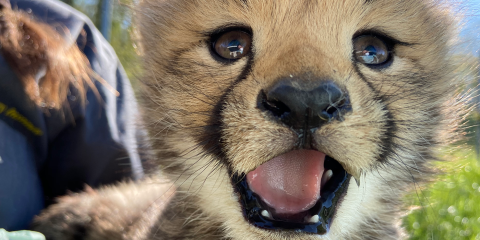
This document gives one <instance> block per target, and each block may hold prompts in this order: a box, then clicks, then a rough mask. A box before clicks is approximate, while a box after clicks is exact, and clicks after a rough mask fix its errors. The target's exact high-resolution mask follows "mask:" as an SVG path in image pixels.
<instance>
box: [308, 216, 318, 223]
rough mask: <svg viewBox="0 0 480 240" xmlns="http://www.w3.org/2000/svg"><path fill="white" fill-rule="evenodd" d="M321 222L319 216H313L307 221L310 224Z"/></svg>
mask: <svg viewBox="0 0 480 240" xmlns="http://www.w3.org/2000/svg"><path fill="white" fill-rule="evenodd" d="M319 221H320V217H319V216H318V215H313V216H312V217H311V218H310V219H308V220H307V222H309V223H318V222H319Z"/></svg>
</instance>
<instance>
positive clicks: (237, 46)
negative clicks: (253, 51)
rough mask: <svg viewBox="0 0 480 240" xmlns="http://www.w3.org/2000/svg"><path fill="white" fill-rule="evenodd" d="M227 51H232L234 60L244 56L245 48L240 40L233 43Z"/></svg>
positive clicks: (231, 54)
mask: <svg viewBox="0 0 480 240" xmlns="http://www.w3.org/2000/svg"><path fill="white" fill-rule="evenodd" d="M227 49H228V50H229V51H230V56H231V57H234V58H236V57H237V55H241V54H243V46H242V44H241V43H240V41H238V40H233V41H231V42H230V43H229V44H228V47H227Z"/></svg>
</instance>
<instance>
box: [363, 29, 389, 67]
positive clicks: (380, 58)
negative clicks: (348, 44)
mask: <svg viewBox="0 0 480 240" xmlns="http://www.w3.org/2000/svg"><path fill="white" fill-rule="evenodd" d="M389 54H390V53H389V51H388V47H387V45H386V44H385V42H383V40H381V39H380V38H377V37H375V36H370V35H366V36H360V37H357V38H355V39H354V56H355V58H356V60H357V61H358V62H361V63H364V64H367V65H379V64H382V63H385V62H386V61H388V59H389Z"/></svg>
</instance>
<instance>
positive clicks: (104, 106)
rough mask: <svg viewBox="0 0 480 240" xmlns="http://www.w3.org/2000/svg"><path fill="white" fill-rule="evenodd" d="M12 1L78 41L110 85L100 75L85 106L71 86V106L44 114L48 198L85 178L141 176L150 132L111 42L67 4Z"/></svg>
mask: <svg viewBox="0 0 480 240" xmlns="http://www.w3.org/2000/svg"><path fill="white" fill-rule="evenodd" d="M11 3H12V7H13V6H16V7H18V9H23V10H25V11H26V12H32V14H34V15H35V16H36V17H38V18H40V19H41V20H43V21H45V22H47V23H49V24H50V25H52V26H56V28H57V30H58V31H60V32H61V33H62V34H63V35H65V37H66V38H67V39H70V41H71V44H79V47H80V49H81V50H83V52H84V53H85V55H86V56H87V58H88V60H89V61H90V64H91V66H92V69H93V70H94V71H95V72H96V74H98V76H99V77H101V78H102V79H103V80H105V81H106V82H107V83H108V85H109V86H107V85H106V84H102V83H100V82H99V81H95V87H96V88H97V90H98V93H99V94H98V95H97V94H95V92H94V91H92V90H89V91H88V92H87V104H86V105H85V107H82V106H81V105H80V104H78V103H77V102H78V97H77V96H76V93H75V91H74V90H73V89H72V91H71V94H70V95H69V96H68V101H69V103H70V106H71V107H70V109H69V111H68V112H65V111H64V112H51V113H50V114H48V115H47V114H46V115H45V116H44V118H45V124H46V129H47V136H48V151H47V154H46V157H45V160H44V162H43V163H42V164H41V167H40V179H41V181H42V185H43V189H44V193H45V195H46V197H47V202H46V203H47V204H48V203H49V202H50V200H51V198H53V197H56V196H59V195H63V194H65V193H66V191H67V190H71V191H78V190H82V189H83V188H84V185H85V184H88V185H90V186H92V187H96V186H99V185H102V184H109V183H114V182H115V181H119V180H122V179H124V178H133V179H139V178H142V176H143V169H142V159H141V157H140V156H141V155H142V151H145V148H144V146H143V145H142V144H143V143H146V142H147V141H146V134H144V131H143V130H142V129H141V128H140V119H139V113H138V109H137V102H136V100H135V98H134V93H133V90H132V86H131V85H130V82H129V80H128V78H127V76H126V74H125V71H124V69H123V67H122V65H121V64H120V62H119V60H118V58H117V56H116V54H115V52H114V51H113V49H112V47H111V46H110V45H109V43H108V42H107V41H106V40H105V39H104V38H103V37H102V35H101V33H100V32H99V31H98V30H97V29H96V28H95V26H94V25H93V23H92V22H91V21H90V20H89V19H88V18H87V17H86V16H84V15H83V14H81V13H79V12H78V11H76V10H74V9H73V8H71V7H69V6H68V5H66V4H63V3H61V2H59V1H53V0H11ZM112 89H114V90H113V91H112ZM115 90H116V91H117V92H118V94H119V95H118V96H117V92H115Z"/></svg>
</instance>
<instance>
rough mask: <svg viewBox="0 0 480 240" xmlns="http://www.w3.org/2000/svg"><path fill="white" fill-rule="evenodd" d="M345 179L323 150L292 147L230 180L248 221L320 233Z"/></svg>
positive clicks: (333, 209)
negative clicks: (295, 148) (291, 149)
mask: <svg viewBox="0 0 480 240" xmlns="http://www.w3.org/2000/svg"><path fill="white" fill-rule="evenodd" d="M349 179H350V175H349V174H348V173H347V172H346V171H345V170H344V169H343V167H342V166H341V165H340V164H339V163H338V162H337V161H335V160H334V159H333V158H331V157H329V156H326V155H325V154H324V153H322V152H319V151H315V150H294V151H290V152H288V153H285V154H283V155H280V156H278V157H275V158H273V159H271V160H270V161H268V162H266V163H264V164H262V165H260V166H259V167H257V168H256V169H255V170H253V171H251V172H249V173H248V174H246V175H245V174H243V175H241V176H238V175H237V176H235V177H234V178H233V181H234V185H235V187H236V190H237V192H238V193H239V194H240V202H241V204H242V207H243V213H244V216H245V218H246V219H247V220H248V221H249V222H250V223H251V224H253V225H254V226H257V227H260V228H264V229H272V230H287V231H295V232H305V233H314V234H325V233H327V232H328V230H329V227H330V223H331V221H332V217H333V215H334V213H335V208H336V205H337V203H338V201H339V199H340V198H341V196H342V195H343V193H344V192H345V190H346V188H347V184H348V182H349V181H348V180H349Z"/></svg>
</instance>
